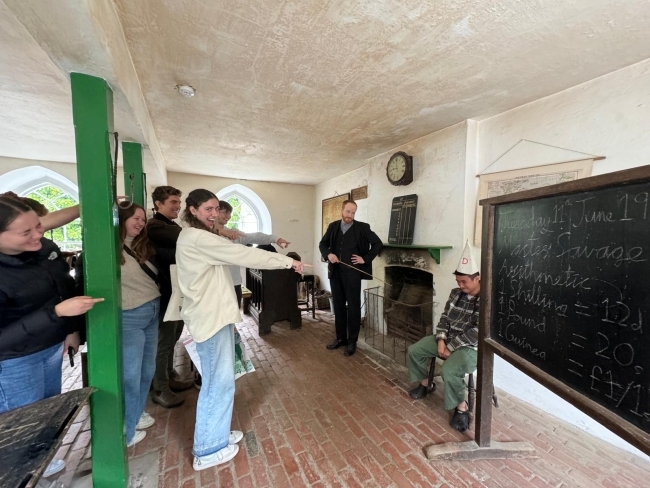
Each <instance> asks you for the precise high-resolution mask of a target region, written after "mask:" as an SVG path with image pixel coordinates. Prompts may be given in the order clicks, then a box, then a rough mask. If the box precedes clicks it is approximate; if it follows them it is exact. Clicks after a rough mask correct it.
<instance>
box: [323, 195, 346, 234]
mask: <svg viewBox="0 0 650 488" xmlns="http://www.w3.org/2000/svg"><path fill="white" fill-rule="evenodd" d="M349 199H350V194H349V193H343V194H342V195H337V196H335V197H332V198H326V199H325V200H323V205H322V215H323V228H322V235H325V231H327V226H328V225H330V224H331V223H332V222H334V221H335V220H339V219H340V218H341V205H343V202H344V201H346V200H349Z"/></svg>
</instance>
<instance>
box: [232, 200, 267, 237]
mask: <svg viewBox="0 0 650 488" xmlns="http://www.w3.org/2000/svg"><path fill="white" fill-rule="evenodd" d="M226 201H227V202H228V203H229V204H230V205H232V215H231V217H230V220H229V221H228V225H227V226H226V227H228V228H229V229H237V230H241V231H242V232H260V219H259V217H258V216H257V213H256V212H255V210H254V209H253V207H252V206H251V205H250V204H249V203H248V202H247V201H246V200H244V199H243V198H241V197H240V196H238V195H232V196H231V197H229V198H227V199H226Z"/></svg>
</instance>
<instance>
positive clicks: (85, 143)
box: [70, 73, 128, 488]
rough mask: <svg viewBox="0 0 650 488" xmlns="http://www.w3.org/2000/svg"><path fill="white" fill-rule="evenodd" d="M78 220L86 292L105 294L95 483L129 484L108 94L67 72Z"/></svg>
mask: <svg viewBox="0 0 650 488" xmlns="http://www.w3.org/2000/svg"><path fill="white" fill-rule="evenodd" d="M70 81H71V84H72V117H73V121H74V129H75V145H76V150H77V176H78V184H79V200H80V203H81V217H82V219H83V249H84V252H83V259H84V284H85V287H86V288H85V290H86V294H87V295H89V296H93V297H102V298H104V299H105V301H104V302H101V303H98V304H97V305H95V307H94V308H93V309H92V310H91V311H90V312H88V314H87V315H86V320H87V331H88V376H89V382H90V386H92V387H94V388H96V389H97V391H95V393H93V394H92V396H91V397H90V417H91V429H92V430H91V434H92V437H91V441H92V459H93V470H92V477H93V487H94V488H118V487H119V488H122V487H126V486H127V480H128V464H127V458H126V446H125V438H124V401H123V389H122V311H121V303H122V296H121V290H120V266H119V264H118V263H119V261H118V250H119V236H118V217H117V206H116V204H115V203H114V201H113V187H112V184H113V183H112V173H111V164H112V163H111V145H110V142H109V138H111V137H112V134H111V132H112V131H113V92H112V91H111V89H110V87H109V86H108V84H107V83H106V82H105V81H104V80H102V79H101V78H95V77H93V76H88V75H84V74H80V73H72V74H71V75H70Z"/></svg>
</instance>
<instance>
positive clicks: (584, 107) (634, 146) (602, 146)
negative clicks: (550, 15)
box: [478, 60, 650, 175]
mask: <svg viewBox="0 0 650 488" xmlns="http://www.w3.org/2000/svg"><path fill="white" fill-rule="evenodd" d="M648 128H650V60H646V61H643V62H641V63H638V64H635V65H633V66H630V67H628V68H625V69H622V70H619V71H615V72H613V73H610V74H608V75H605V76H602V77H600V78H596V79H595V80H591V81H589V82H587V83H583V84H582V85H578V86H576V87H573V88H571V89H569V90H565V91H563V92H560V93H557V94H555V95H551V96H549V97H546V98H542V99H541V100H537V101H535V102H532V103H529V104H526V105H522V106H521V107H518V108H515V109H513V110H510V111H508V112H504V113H502V114H499V115H497V116H495V117H492V118H489V119H486V120H483V121H481V122H480V123H479V158H478V159H479V171H483V169H485V168H486V167H487V166H488V165H489V164H491V163H492V162H493V161H495V160H496V159H497V158H499V156H501V155H502V154H503V153H504V152H505V151H507V150H508V149H509V148H510V147H512V146H513V145H514V144H516V143H517V142H519V141H520V140H522V139H527V140H531V141H535V142H541V143H544V144H550V145H552V146H558V147H562V148H565V149H571V150H574V151H581V152H585V153H588V154H595V155H602V156H606V158H607V159H604V160H602V161H596V162H595V163H594V169H593V174H594V175H597V174H602V173H609V172H612V171H619V170H623V169H628V168H632V167H635V166H642V165H645V164H650V137H648ZM522 163H524V162H523V161H522Z"/></svg>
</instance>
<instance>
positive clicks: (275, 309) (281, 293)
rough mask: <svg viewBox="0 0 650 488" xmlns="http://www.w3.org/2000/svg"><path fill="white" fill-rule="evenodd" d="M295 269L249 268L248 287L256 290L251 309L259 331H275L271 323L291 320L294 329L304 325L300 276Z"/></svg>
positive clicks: (252, 297) (266, 332) (261, 332)
mask: <svg viewBox="0 0 650 488" xmlns="http://www.w3.org/2000/svg"><path fill="white" fill-rule="evenodd" d="M299 278H300V275H298V274H297V273H296V272H294V271H293V270H292V269H278V270H266V269H265V270H260V269H247V270H246V288H248V289H249V290H250V291H251V292H252V296H251V299H250V304H249V307H248V312H249V313H250V315H251V316H252V317H253V318H254V319H255V322H257V325H258V327H259V334H260V335H263V334H268V333H270V332H271V325H273V323H274V322H278V321H280V320H288V321H289V322H290V324H291V328H292V329H297V328H299V327H301V326H302V318H301V316H300V309H299V308H298V279H299Z"/></svg>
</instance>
